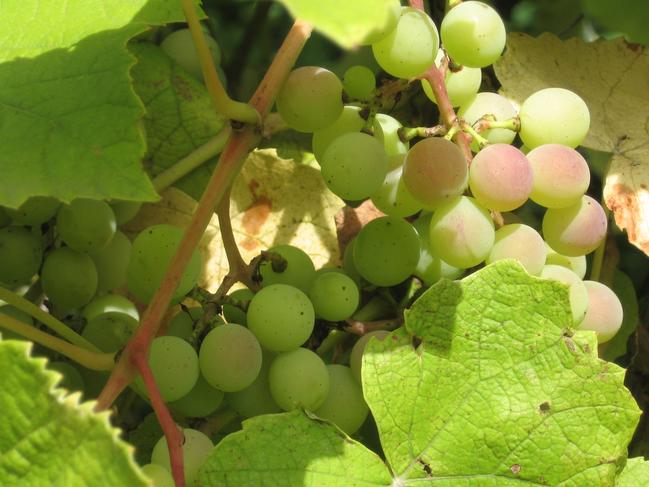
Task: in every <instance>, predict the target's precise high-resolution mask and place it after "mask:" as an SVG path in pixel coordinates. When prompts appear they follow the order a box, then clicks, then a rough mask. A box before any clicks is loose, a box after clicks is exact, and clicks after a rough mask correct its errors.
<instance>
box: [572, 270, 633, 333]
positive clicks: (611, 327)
mask: <svg viewBox="0 0 649 487" xmlns="http://www.w3.org/2000/svg"><path fill="white" fill-rule="evenodd" d="M584 286H586V290H587V291H588V309H587V310H586V316H585V317H584V320H583V321H582V322H581V323H580V324H579V329H580V330H592V331H594V332H596V333H597V341H598V342H599V343H600V344H602V343H606V342H608V341H609V340H610V339H611V338H613V337H614V336H615V334H616V333H617V332H618V331H619V330H620V327H621V326H622V318H623V315H624V312H623V310H622V303H620V299H619V298H618V297H617V295H616V294H615V293H614V292H613V291H612V290H611V289H610V288H608V287H607V286H605V285H604V284H602V283H600V282H597V281H584Z"/></svg>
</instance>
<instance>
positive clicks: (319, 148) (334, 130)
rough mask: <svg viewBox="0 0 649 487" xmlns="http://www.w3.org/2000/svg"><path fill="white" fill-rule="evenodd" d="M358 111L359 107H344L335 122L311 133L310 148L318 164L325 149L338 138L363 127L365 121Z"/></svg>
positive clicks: (358, 130)
mask: <svg viewBox="0 0 649 487" xmlns="http://www.w3.org/2000/svg"><path fill="white" fill-rule="evenodd" d="M360 111H361V109H360V108H359V107H355V106H351V105H345V107H344V108H343V111H342V113H341V114H340V116H339V117H338V118H337V119H336V121H335V122H333V123H332V124H331V125H328V126H327V127H325V128H323V129H320V130H318V131H316V132H314V133H313V138H312V139H311V146H312V148H313V155H314V156H315V158H316V160H317V161H318V163H320V161H322V160H323V159H324V153H325V151H326V150H327V147H329V145H330V144H331V143H332V142H333V141H334V140H336V139H337V138H338V137H339V136H341V135H343V134H346V133H349V132H360V130H361V129H362V128H363V125H365V120H363V118H362V117H361V116H360Z"/></svg>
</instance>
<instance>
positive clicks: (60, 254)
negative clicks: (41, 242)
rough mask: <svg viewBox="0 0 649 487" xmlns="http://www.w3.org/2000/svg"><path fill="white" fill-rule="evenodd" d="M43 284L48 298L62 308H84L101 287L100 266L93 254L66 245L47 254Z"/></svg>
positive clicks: (43, 269)
mask: <svg viewBox="0 0 649 487" xmlns="http://www.w3.org/2000/svg"><path fill="white" fill-rule="evenodd" d="M41 285H42V286H43V291H44V292H45V294H46V295H47V297H48V299H49V300H50V301H51V302H52V303H53V304H54V305H55V306H56V307H57V308H59V309H60V310H65V311H68V310H71V309H74V308H80V307H82V306H84V305H86V304H88V302H89V301H90V300H91V299H92V297H93V296H94V295H95V292H96V291H97V269H96V268H95V264H94V262H93V261H92V259H91V258H90V257H88V256H87V255H86V254H82V253H81V252H75V251H74V250H72V249H70V248H68V247H63V248H59V249H55V250H52V251H50V252H49V253H48V254H47V255H46V256H45V261H44V262H43V268H42V270H41Z"/></svg>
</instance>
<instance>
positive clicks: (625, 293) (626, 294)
mask: <svg viewBox="0 0 649 487" xmlns="http://www.w3.org/2000/svg"><path fill="white" fill-rule="evenodd" d="M611 289H613V291H614V292H615V294H617V297H618V298H619V299H620V302H621V303H622V310H623V312H624V315H623V319H622V326H621V327H620V330H619V331H618V332H617V333H616V334H615V336H614V337H613V338H612V339H611V340H610V341H609V342H607V343H606V344H605V345H604V352H603V353H602V358H603V359H604V360H609V361H613V360H615V359H616V358H618V357H621V356H622V355H624V354H625V353H626V344H627V342H628V341H629V337H630V336H631V335H632V334H633V332H634V331H635V329H636V327H637V326H638V321H639V318H640V314H639V310H638V298H637V297H636V293H635V288H634V287H633V281H631V278H630V277H629V276H627V275H626V274H625V273H624V272H622V271H619V270H617V269H616V270H615V273H614V274H613V282H612V285H611Z"/></svg>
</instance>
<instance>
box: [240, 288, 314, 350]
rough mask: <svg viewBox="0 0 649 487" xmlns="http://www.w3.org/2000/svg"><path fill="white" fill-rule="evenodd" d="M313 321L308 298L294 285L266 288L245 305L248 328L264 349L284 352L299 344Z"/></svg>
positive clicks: (302, 341)
mask: <svg viewBox="0 0 649 487" xmlns="http://www.w3.org/2000/svg"><path fill="white" fill-rule="evenodd" d="M314 324H315V311H314V310H313V305H312V304H311V301H309V298H308V297H307V296H306V294H304V293H303V292H302V291H300V290H299V289H297V288H295V287H293V286H288V285H286V284H273V285H272V286H268V287H265V288H263V289H261V290H260V291H259V292H258V293H257V294H255V296H254V297H253V298H252V301H250V304H249V305H248V328H250V331H252V332H253V333H254V334H255V336H256V337H257V340H259V343H260V344H261V345H262V346H263V347H264V348H266V349H268V350H271V351H273V352H286V351H289V350H293V349H295V348H297V347H299V346H300V345H302V344H303V343H304V342H305V341H306V340H307V338H309V336H310V335H311V332H312V331H313V326H314Z"/></svg>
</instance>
